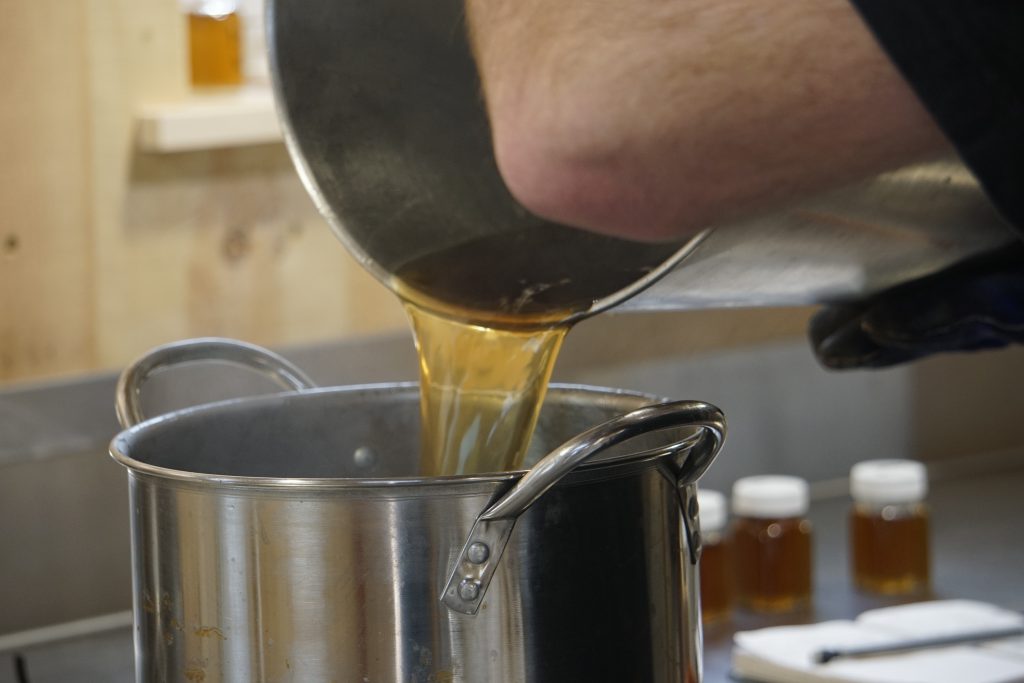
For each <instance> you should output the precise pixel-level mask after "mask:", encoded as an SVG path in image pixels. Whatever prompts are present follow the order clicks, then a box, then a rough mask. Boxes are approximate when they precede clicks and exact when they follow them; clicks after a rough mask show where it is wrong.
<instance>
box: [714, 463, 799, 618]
mask: <svg viewBox="0 0 1024 683" xmlns="http://www.w3.org/2000/svg"><path fill="white" fill-rule="evenodd" d="M808 505H809V496H808V490H807V482H806V481H804V480H803V479H801V478H799V477H789V476H777V475H768V476H756V477H745V478H743V479H740V480H738V481H737V482H736V483H735V484H734V485H733V488H732V511H733V522H732V533H731V538H730V540H731V550H732V558H733V567H734V574H735V577H736V584H735V585H736V601H737V603H738V604H739V605H740V606H741V607H744V608H746V609H748V610H751V611H754V612H771V613H775V612H790V611H795V610H798V609H801V608H804V607H807V606H808V605H809V604H810V601H811V523H810V521H808V520H807V519H806V514H807V509H808Z"/></svg>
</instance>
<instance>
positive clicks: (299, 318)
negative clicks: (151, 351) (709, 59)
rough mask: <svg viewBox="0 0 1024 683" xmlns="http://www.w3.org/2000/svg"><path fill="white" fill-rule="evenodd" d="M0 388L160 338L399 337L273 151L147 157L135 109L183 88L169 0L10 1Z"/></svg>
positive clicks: (6, 6)
mask: <svg viewBox="0 0 1024 683" xmlns="http://www.w3.org/2000/svg"><path fill="white" fill-rule="evenodd" d="M0 7H2V10H3V19H2V20H0V63H2V64H3V66H2V67H0V68H2V70H3V74H4V88H3V91H2V94H0V98H2V99H0V381H6V380H25V379H36V378H40V377H50V376H55V375H63V374H67V373H78V372H83V371H91V370H95V369H101V368H102V369H106V368H114V367H118V366H121V365H123V364H124V363H126V362H127V361H129V360H130V359H131V358H132V357H134V356H135V355H137V354H139V353H141V352H143V351H144V350H145V349H147V348H149V347H150V346H153V345H155V344H159V343H162V342H166V341H170V340H173V339H179V338H184V337H190V336H199V335H227V336H236V337H240V338H244V339H246V340H249V341H253V342H256V343H260V344H266V345H272V346H273V345H281V344H292V343H303V342H315V341H320V340H324V339H331V338H338V337H342V336H346V335H354V334H363V333H368V332H376V331H381V330H390V329H396V328H399V327H400V326H402V325H404V324H405V323H404V319H403V314H402V312H401V309H400V307H399V306H398V304H397V303H396V302H395V301H394V299H393V297H392V296H391V295H390V294H389V293H388V292H387V291H386V290H384V288H383V287H381V286H380V285H378V284H377V283H376V282H375V281H373V280H372V278H370V277H369V276H368V275H366V274H365V273H364V272H363V271H362V269H361V268H360V267H359V266H357V265H356V264H355V263H354V262H353V261H352V260H351V259H350V258H349V256H348V255H347V253H346V252H345V250H344V249H343V248H342V247H341V246H340V244H339V243H338V242H337V241H336V240H335V239H334V238H333V236H332V235H331V234H330V231H329V230H328V228H327V227H326V225H325V224H324V223H323V221H322V220H321V219H320V218H319V216H318V215H317V213H316V211H315V209H314V207H313V205H312V202H311V201H310V200H309V199H308V198H307V196H306V194H305V192H304V190H303V189H302V188H301V186H300V184H299V182H298V179H297V176H296V175H295V172H294V170H293V168H292V166H291V162H290V161H289V159H288V157H287V154H286V152H285V150H284V147H283V145H266V146H254V147H239V148H235V149H222V150H210V151H204V152H193V153H183V154H168V155H155V154H149V155H147V154H141V153H139V152H137V151H136V149H135V145H134V125H133V116H134V112H135V111H136V109H137V107H138V106H139V104H140V103H142V102H147V101H153V100H170V99H175V98H181V97H184V96H185V95H186V93H187V91H188V85H187V73H186V36H185V25H184V20H183V19H182V17H181V15H180V13H179V9H178V3H177V0H2V1H0Z"/></svg>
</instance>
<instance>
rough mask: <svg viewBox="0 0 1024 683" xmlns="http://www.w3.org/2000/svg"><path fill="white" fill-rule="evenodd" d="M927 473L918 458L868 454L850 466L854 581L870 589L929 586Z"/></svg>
mask: <svg viewBox="0 0 1024 683" xmlns="http://www.w3.org/2000/svg"><path fill="white" fill-rule="evenodd" d="M927 493H928V475H927V472H926V470H925V467H924V465H923V464H921V463H920V462H916V461H913V460H867V461H864V462H860V463H857V464H856V465H854V466H853V468H852V469H851V470H850V495H851V496H852V498H853V507H852V509H851V511H850V556H851V563H852V574H853V581H854V584H855V585H856V587H857V588H858V589H860V590H862V591H865V592H868V593H875V594H881V595H914V594H922V593H927V592H928V590H929V589H930V561H929V542H928V536H929V533H928V526H929V525H928V508H927V506H926V505H925V502H924V499H925V496H926V495H927Z"/></svg>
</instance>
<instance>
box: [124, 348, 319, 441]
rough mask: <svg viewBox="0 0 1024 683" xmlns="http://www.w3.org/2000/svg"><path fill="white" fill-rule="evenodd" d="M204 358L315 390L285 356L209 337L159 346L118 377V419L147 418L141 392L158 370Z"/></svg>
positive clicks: (287, 386) (130, 422) (130, 421)
mask: <svg viewBox="0 0 1024 683" xmlns="http://www.w3.org/2000/svg"><path fill="white" fill-rule="evenodd" d="M200 361H203V362H205V361H220V362H224V363H231V364H233V365H240V366H242V367H246V368H250V369H252V370H255V371H257V372H259V373H260V374H262V375H265V376H266V377H268V378H269V379H271V380H273V381H274V382H276V383H277V384H278V385H280V386H282V387H284V388H285V389H294V390H296V391H302V390H304V389H314V388H316V384H314V383H313V380H311V379H310V378H309V377H308V376H306V373H304V372H303V371H302V370H300V369H298V368H297V367H295V366H294V365H292V363H291V362H289V361H287V360H285V359H284V358H282V357H281V356H279V355H277V354H276V353H273V352H271V351H268V350H266V349H264V348H261V347H259V346H256V345H254V344H247V343H245V342H240V341H236V340H234V339H221V338H219V337H205V338H200V339H187V340H185V341H178V342H172V343H170V344H165V345H163V346H158V347H156V348H155V349H153V350H152V351H150V352H149V353H147V354H146V355H144V356H142V357H141V358H139V359H138V360H136V361H135V362H134V363H132V364H131V365H129V366H128V367H127V368H125V370H124V372H122V373H121V377H120V378H119V379H118V380H117V393H116V397H117V398H116V409H117V419H118V421H119V422H120V423H121V426H122V427H125V428H126V429H127V428H128V427H132V426H134V425H136V424H138V423H139V422H142V421H143V420H145V419H146V418H145V416H144V415H143V414H142V408H141V401H140V395H141V391H142V386H143V384H145V383H146V380H147V379H149V378H150V377H151V376H152V375H153V374H154V373H157V372H160V371H161V370H165V369H167V368H169V367H171V366H174V365H182V364H185V363H195V362H200Z"/></svg>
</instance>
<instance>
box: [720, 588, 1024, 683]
mask: <svg viewBox="0 0 1024 683" xmlns="http://www.w3.org/2000/svg"><path fill="white" fill-rule="evenodd" d="M1021 626H1024V616H1022V615H1021V614H1019V613H1017V612H1012V611H1010V610H1005V609H1001V608H999V607H996V606H994V605H989V604H986V603H982V602H974V601H970V600H938V601H933V602H923V603H917V604H912V605H903V606H900V607H887V608H884V609H877V610H871V611H868V612H864V613H863V614H861V615H860V616H859V617H857V619H856V620H854V621H826V622H823V623H820V624H812V625H809V626H780V627H775V628H766V629H760V630H757V631H745V632H741V633H737V634H736V635H735V636H734V647H733V657H732V665H733V673H735V674H736V675H737V676H739V677H741V678H746V679H749V680H753V681H763V682H764V683H1024V638H1009V639H1003V640H997V641H990V642H986V643H982V644H973V645H955V646H948V647H943V648H932V649H925V650H917V651H914V652H904V653H897V654H889V655H878V656H873V657H861V658H848V659H847V658H841V659H837V660H834V661H832V662H829V663H827V664H818V663H816V662H815V656H816V655H817V653H818V652H820V651H821V650H823V649H834V648H849V647H860V646H870V645H885V644H888V643H892V642H894V641H900V640H907V639H919V638H935V637H942V636H949V635H954V634H969V633H977V632H983V631H992V630H997V629H1006V628H1014V627H1021Z"/></svg>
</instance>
